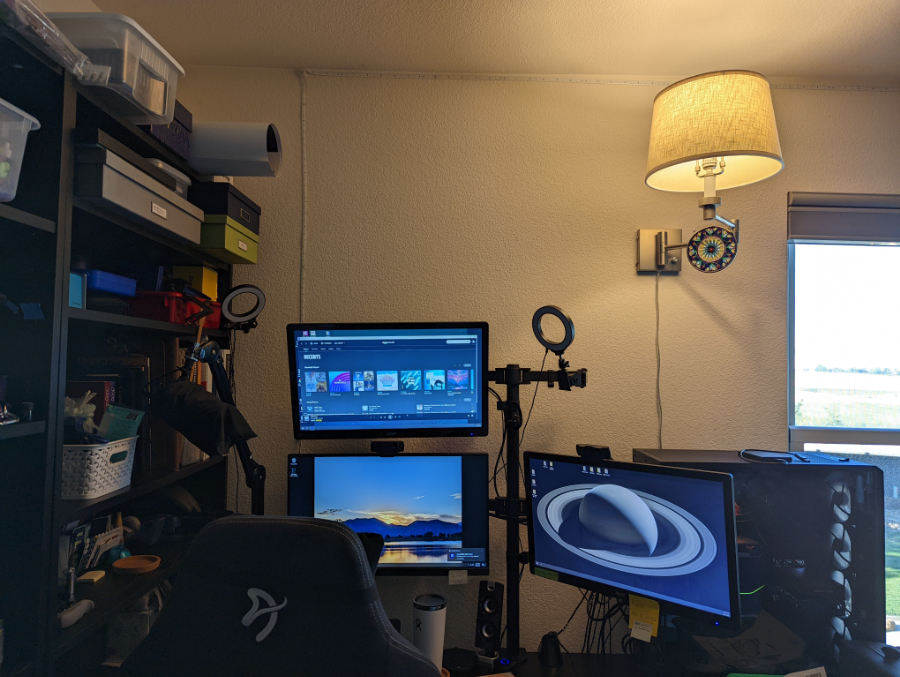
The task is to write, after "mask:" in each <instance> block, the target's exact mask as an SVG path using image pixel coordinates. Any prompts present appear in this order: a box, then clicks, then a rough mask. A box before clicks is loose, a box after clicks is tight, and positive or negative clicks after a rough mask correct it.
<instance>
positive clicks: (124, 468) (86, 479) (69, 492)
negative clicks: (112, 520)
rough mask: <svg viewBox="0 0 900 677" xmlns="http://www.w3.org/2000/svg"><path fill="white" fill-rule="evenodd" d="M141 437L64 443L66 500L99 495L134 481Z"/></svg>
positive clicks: (64, 495)
mask: <svg viewBox="0 0 900 677" xmlns="http://www.w3.org/2000/svg"><path fill="white" fill-rule="evenodd" d="M137 440H138V438H137V437H126V438H125V439H124V440H116V441H115V442H110V443H109V444H78V445H75V444H67V445H65V446H63V466H62V497H63V499H67V500H71V499H80V498H98V497H99V496H104V495H106V494H108V493H110V492H111V491H117V490H118V489H124V488H125V487H127V486H128V485H129V484H131V471H132V469H133V468H134V448H135V445H136V444H137Z"/></svg>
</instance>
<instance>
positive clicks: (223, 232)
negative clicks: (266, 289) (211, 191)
mask: <svg viewBox="0 0 900 677" xmlns="http://www.w3.org/2000/svg"><path fill="white" fill-rule="evenodd" d="M258 242H259V235H257V234H256V233H254V232H253V231H251V230H249V229H248V228H245V227H244V226H242V225H241V224H239V223H238V222H237V221H235V220H234V219H232V218H231V217H230V216H229V217H227V218H226V219H225V223H213V222H209V221H204V222H203V224H202V225H201V226H200V248H201V249H205V250H206V253H207V254H209V255H211V256H214V257H216V258H217V259H219V260H220V261H224V262H225V263H256V261H257V243H258Z"/></svg>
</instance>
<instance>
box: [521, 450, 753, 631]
mask: <svg viewBox="0 0 900 677" xmlns="http://www.w3.org/2000/svg"><path fill="white" fill-rule="evenodd" d="M526 458H527V463H528V464H527V473H528V477H527V479H528V485H529V486H530V494H531V496H530V501H531V512H532V525H531V530H532V534H531V538H532V540H533V547H532V552H533V566H534V567H535V568H537V569H546V570H551V571H555V572H558V573H561V574H566V575H569V576H572V577H575V578H577V579H585V580H588V581H593V582H595V583H600V584H603V585H608V586H611V587H614V588H617V589H619V590H625V591H628V592H634V593H636V594H640V595H646V596H648V597H652V598H655V599H659V600H663V601H667V602H672V603H675V604H678V605H681V606H683V607H687V608H689V609H692V610H695V611H698V612H703V613H705V614H710V615H712V616H715V617H721V618H723V619H733V618H734V616H735V615H736V614H737V615H739V612H738V611H737V610H736V609H735V604H734V602H735V600H736V586H737V570H736V565H735V564H734V558H735V548H736V546H735V543H734V523H733V520H734V518H733V505H731V504H730V502H729V501H726V499H725V496H726V494H728V493H729V491H727V490H728V489H730V488H731V484H730V482H731V478H730V476H728V475H722V474H719V473H706V475H707V476H709V477H710V479H699V477H698V476H701V475H704V473H703V472H702V471H678V472H681V473H693V475H695V476H683V475H678V474H671V473H673V472H675V471H672V470H669V469H665V470H659V471H656V470H654V469H653V468H654V467H653V466H644V465H634V464H625V463H610V464H603V465H602V466H591V465H588V464H586V462H585V461H584V460H583V459H581V458H567V457H553V456H550V455H532V454H527V455H526ZM723 482H724V483H725V484H723ZM729 515H730V518H729ZM729 519H730V520H731V524H730V526H729V523H728V522H729ZM566 582H572V581H566Z"/></svg>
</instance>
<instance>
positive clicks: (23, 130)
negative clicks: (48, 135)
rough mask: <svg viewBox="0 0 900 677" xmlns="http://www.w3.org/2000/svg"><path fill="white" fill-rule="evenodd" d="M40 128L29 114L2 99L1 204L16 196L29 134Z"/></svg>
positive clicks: (0, 106) (0, 129)
mask: <svg viewBox="0 0 900 677" xmlns="http://www.w3.org/2000/svg"><path fill="white" fill-rule="evenodd" d="M40 127H41V123H40V122H38V121H37V120H35V119H34V118H33V117H31V116H30V115H29V114H28V113H26V112H25V111H23V110H19V109H18V108H16V107H15V106H13V105H12V104H11V103H8V102H6V101H4V100H3V99H0V202H10V201H11V200H12V199H13V198H14V197H15V196H16V188H18V187H19V171H21V169H22V158H23V157H24V155H25V142H26V141H27V140H28V132H30V131H32V130H34V129H40Z"/></svg>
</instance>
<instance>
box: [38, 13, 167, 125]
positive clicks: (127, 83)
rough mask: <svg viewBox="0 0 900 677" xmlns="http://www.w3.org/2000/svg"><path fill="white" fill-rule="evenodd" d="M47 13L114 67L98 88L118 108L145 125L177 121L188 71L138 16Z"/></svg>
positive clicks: (94, 58) (93, 56)
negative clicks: (177, 101) (180, 89)
mask: <svg viewBox="0 0 900 677" xmlns="http://www.w3.org/2000/svg"><path fill="white" fill-rule="evenodd" d="M47 16H48V17H50V19H51V20H52V21H53V23H55V24H56V26H57V27H58V28H59V30H61V31H62V32H63V33H64V34H65V36H66V37H67V38H68V39H69V40H70V41H71V42H72V44H73V45H75V47H77V48H78V49H80V50H81V51H82V52H84V53H85V54H86V55H87V56H88V58H89V59H90V60H91V62H92V63H93V64H94V65H95V66H109V67H110V74H109V82H108V83H106V84H105V85H102V86H100V85H99V83H97V86H98V89H97V92H98V94H99V95H100V96H101V97H102V98H103V99H104V102H105V103H106V104H107V105H108V106H109V107H110V108H111V109H112V110H113V111H115V112H116V113H119V114H120V115H122V116H123V117H126V118H128V119H129V120H131V121H132V122H134V123H135V124H139V125H167V124H169V123H170V122H172V120H173V118H174V117H175V90H176V88H177V86H178V78H179V77H183V76H184V69H183V68H182V67H181V66H180V65H179V64H178V62H177V61H175V59H173V58H172V57H171V56H170V55H169V53H168V52H167V51H166V50H164V49H163V48H162V47H161V46H160V45H159V43H158V42H156V40H154V39H153V38H152V37H150V35H149V34H147V32H146V31H145V30H144V29H143V28H141V27H140V26H139V25H138V24H137V22H135V21H134V19H130V18H129V17H127V16H123V15H121V14H106V13H103V12H85V13H48V14H47ZM84 84H94V83H84Z"/></svg>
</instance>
